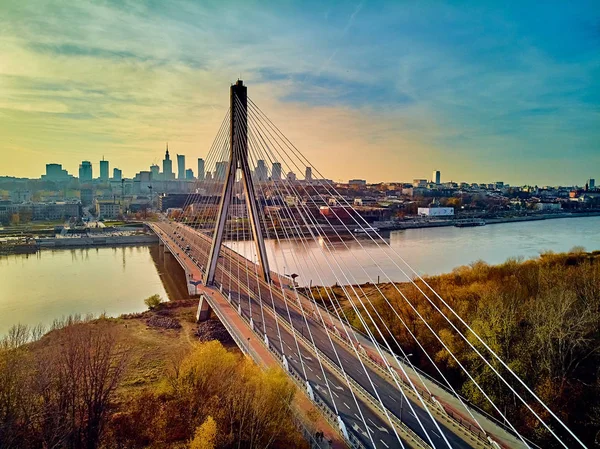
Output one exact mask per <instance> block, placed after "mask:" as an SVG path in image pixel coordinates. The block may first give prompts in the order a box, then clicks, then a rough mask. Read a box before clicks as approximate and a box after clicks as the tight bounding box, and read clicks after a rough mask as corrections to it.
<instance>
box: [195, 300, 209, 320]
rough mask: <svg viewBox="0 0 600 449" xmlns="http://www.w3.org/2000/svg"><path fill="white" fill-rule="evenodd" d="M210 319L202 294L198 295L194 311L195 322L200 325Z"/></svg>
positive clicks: (206, 302)
mask: <svg viewBox="0 0 600 449" xmlns="http://www.w3.org/2000/svg"><path fill="white" fill-rule="evenodd" d="M209 319H210V306H209V305H208V301H207V300H206V298H205V297H204V293H203V294H201V295H200V301H199V302H198V310H197V311H196V322H198V323H201V322H202V321H207V320H209Z"/></svg>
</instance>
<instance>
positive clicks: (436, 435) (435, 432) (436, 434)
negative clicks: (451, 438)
mask: <svg viewBox="0 0 600 449" xmlns="http://www.w3.org/2000/svg"><path fill="white" fill-rule="evenodd" d="M431 433H433V434H434V435H435V436H436V437H438V438H442V437H441V436H440V435H438V434H437V433H436V432H434V431H433V430H432V431H431Z"/></svg>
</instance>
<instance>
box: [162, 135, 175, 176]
mask: <svg viewBox="0 0 600 449" xmlns="http://www.w3.org/2000/svg"><path fill="white" fill-rule="evenodd" d="M163 176H164V179H165V181H166V180H169V179H173V161H172V160H171V157H170V156H169V144H168V143H167V152H166V153H165V158H164V160H163Z"/></svg>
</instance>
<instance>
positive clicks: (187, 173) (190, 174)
mask: <svg viewBox="0 0 600 449" xmlns="http://www.w3.org/2000/svg"><path fill="white" fill-rule="evenodd" d="M185 179H194V170H192V169H191V168H188V169H187V170H186V171H185Z"/></svg>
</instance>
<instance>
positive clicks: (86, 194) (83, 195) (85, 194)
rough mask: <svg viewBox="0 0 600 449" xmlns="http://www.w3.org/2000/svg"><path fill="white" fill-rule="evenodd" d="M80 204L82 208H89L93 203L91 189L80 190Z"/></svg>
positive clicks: (92, 191)
mask: <svg viewBox="0 0 600 449" xmlns="http://www.w3.org/2000/svg"><path fill="white" fill-rule="evenodd" d="M79 197H80V199H81V204H83V205H84V206H91V205H92V203H93V202H94V190H93V189H81V192H80V195H79Z"/></svg>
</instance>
